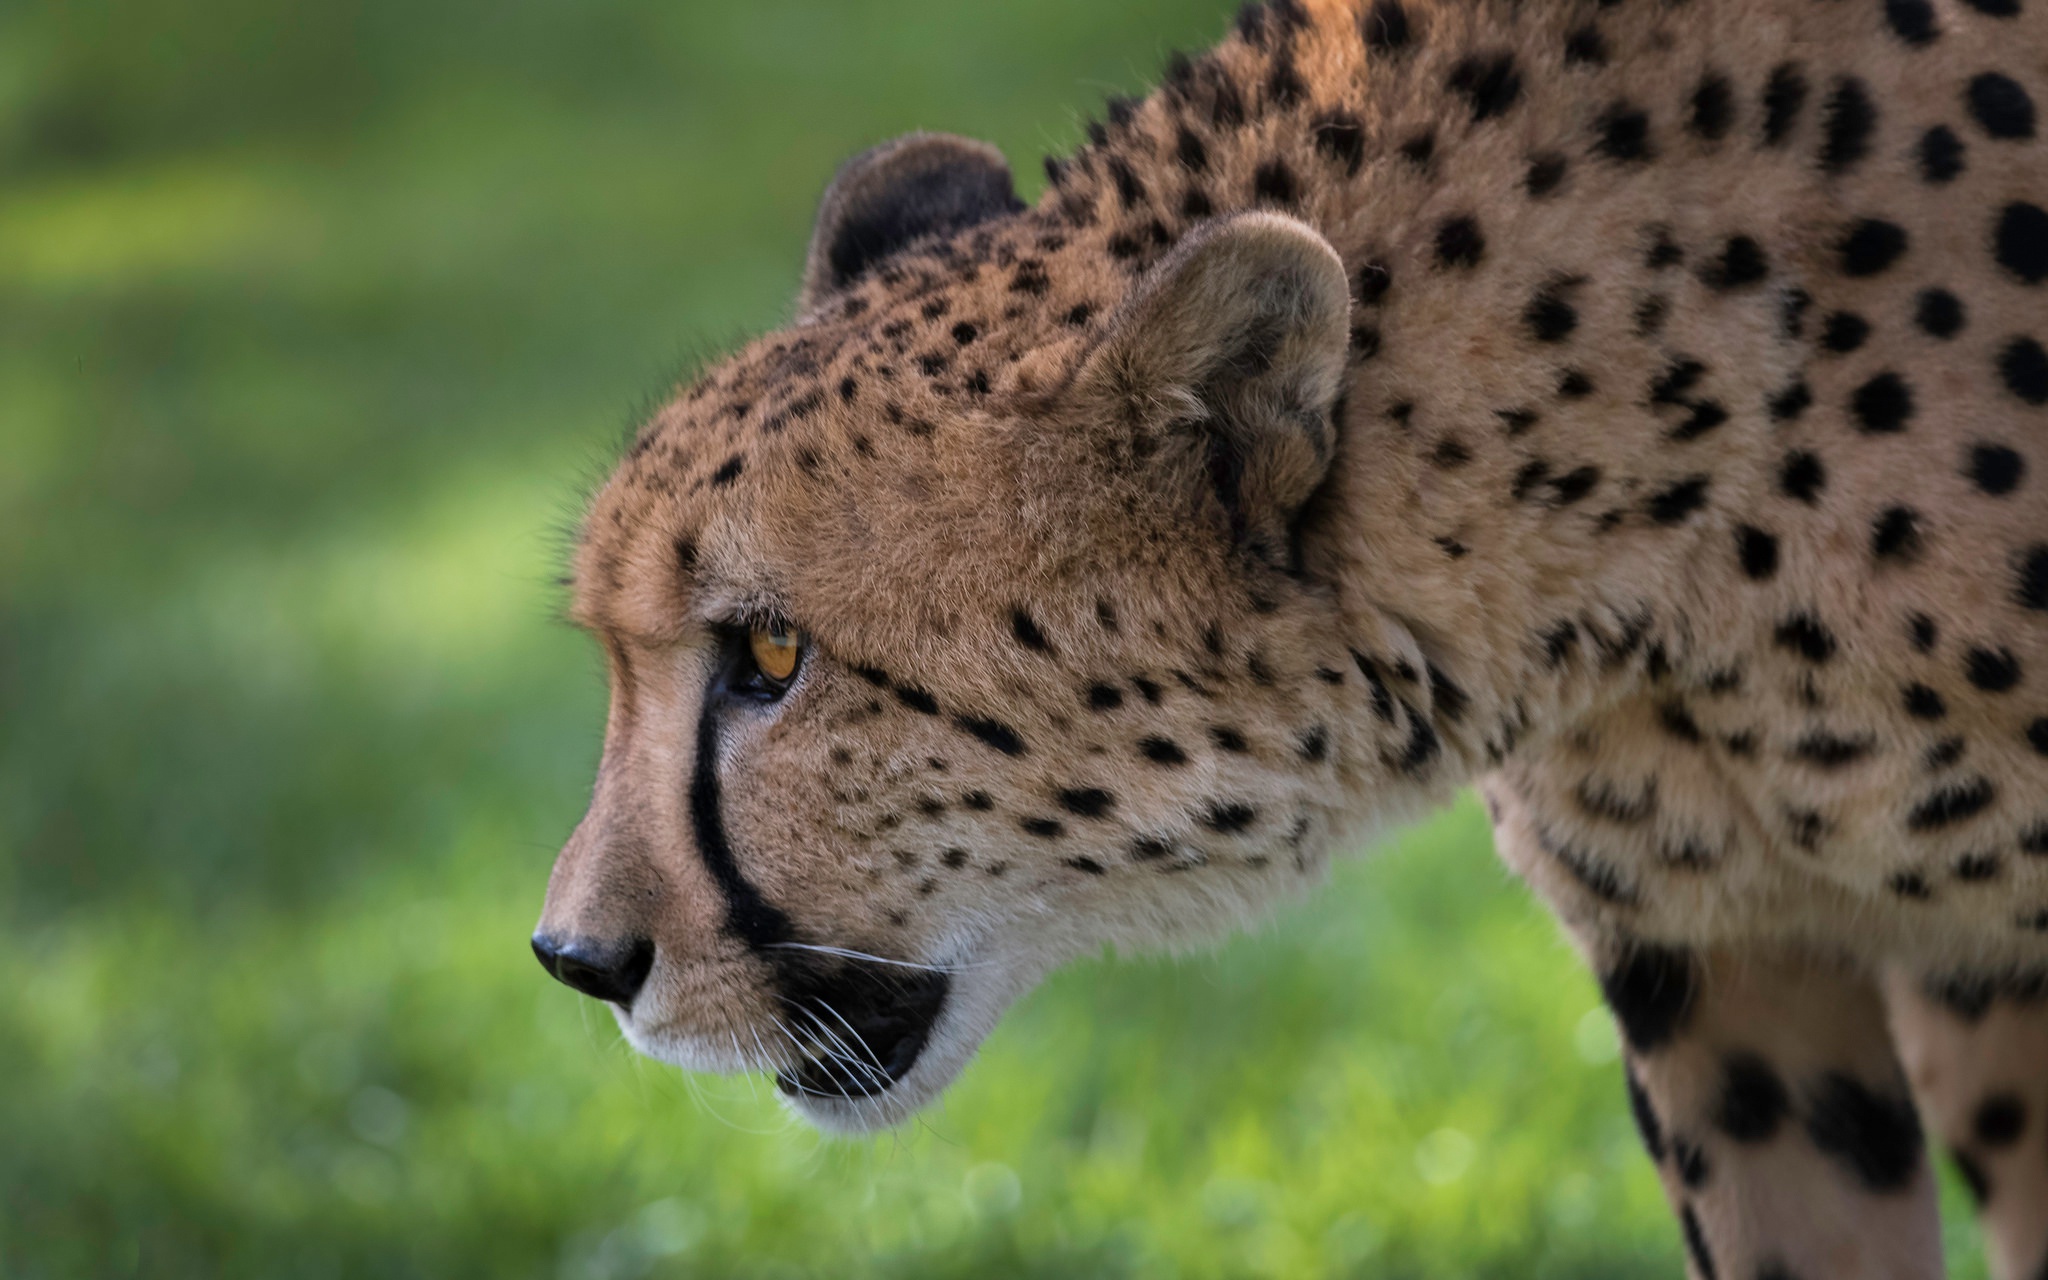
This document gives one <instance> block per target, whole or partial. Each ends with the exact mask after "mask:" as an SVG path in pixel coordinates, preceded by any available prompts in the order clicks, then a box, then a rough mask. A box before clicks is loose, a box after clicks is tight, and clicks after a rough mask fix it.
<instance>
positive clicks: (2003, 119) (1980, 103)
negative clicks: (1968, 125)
mask: <svg viewBox="0 0 2048 1280" xmlns="http://www.w3.org/2000/svg"><path fill="white" fill-rule="evenodd" d="M1964 99H1965V101H1967V102H1968V103H1969V105H1970V116H1971V118H1972V119H1974V120H1976V122H1977V125H1978V127H1979V128H1981V129H1983V130H1984V132H1985V133H1988V134H1990V135H1991V136H1992V137H1994V138H2007V139H2014V138H2031V137H2033V136H2034V100H2033V99H2032V98H2030V97H2028V96H2027V91H2026V90H2025V89H2022V88H2020V82H2019V81H2017V80H2015V79H2013V78H2012V77H2011V76H2005V75H2000V74H1998V73H1997V72H1995V71H1986V72H1984V73H1983V74H1982V75H1978V76H1973V77H1971V79H1970V87H1969V89H1968V90H1967V91H1966V92H1965V94H1964Z"/></svg>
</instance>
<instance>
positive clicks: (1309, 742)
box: [1301, 725, 1330, 764]
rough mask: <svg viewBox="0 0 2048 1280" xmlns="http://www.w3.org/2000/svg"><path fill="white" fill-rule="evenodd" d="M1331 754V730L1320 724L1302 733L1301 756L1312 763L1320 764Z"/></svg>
mask: <svg viewBox="0 0 2048 1280" xmlns="http://www.w3.org/2000/svg"><path fill="white" fill-rule="evenodd" d="M1329 754H1330V733H1329V730H1327V729H1324V728H1322V727H1321V726H1320V725H1318V726H1317V727H1316V728H1314V729H1311V730H1309V731H1308V732H1307V733H1305V734H1303V735H1302V739H1301V758H1302V759H1304V760H1306V761H1308V762H1309V763H1310V764H1319V763H1321V762H1322V760H1323V759H1324V758H1325V757H1326V756H1328V755H1329Z"/></svg>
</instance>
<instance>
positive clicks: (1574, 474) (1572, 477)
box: [1550, 465, 1600, 507]
mask: <svg viewBox="0 0 2048 1280" xmlns="http://www.w3.org/2000/svg"><path fill="white" fill-rule="evenodd" d="M1599 483H1600V468H1598V467H1595V466H1590V465H1588V466H1583V467H1573V468H1572V469H1571V470H1570V471H1567V472H1565V473H1564V474H1563V475H1561V476H1559V477H1557V479H1555V480H1552V481H1551V482H1550V489H1551V501H1553V502H1555V503H1556V504H1557V505H1558V506H1560V507H1568V506H1570V505H1571V504H1572V503H1574V502H1577V501H1579V500H1580V499H1581V498H1583V497H1585V496H1586V495H1587V494H1589V493H1591V492H1593V488H1594V486H1596V485H1598V484H1599Z"/></svg>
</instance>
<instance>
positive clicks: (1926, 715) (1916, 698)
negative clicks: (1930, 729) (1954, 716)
mask: <svg viewBox="0 0 2048 1280" xmlns="http://www.w3.org/2000/svg"><path fill="white" fill-rule="evenodd" d="M1900 692H1901V695H1902V698H1903V701H1904V703H1905V707H1906V714H1907V715H1909V716H1912V717H1913V718H1914V719H1916V720H1939V719H1941V718H1942V717H1943V716H1945V715H1947V714H1948V703H1947V702H1946V701H1944V700H1943V698H1942V696H1941V695H1940V694H1939V693H1937V692H1935V691H1934V690H1933V689H1930V688H1928V687H1927V686H1926V685H1924V684H1919V683H1914V684H1909V685H1907V686H1906V687H1905V688H1904V689H1903V690H1901V691H1900Z"/></svg>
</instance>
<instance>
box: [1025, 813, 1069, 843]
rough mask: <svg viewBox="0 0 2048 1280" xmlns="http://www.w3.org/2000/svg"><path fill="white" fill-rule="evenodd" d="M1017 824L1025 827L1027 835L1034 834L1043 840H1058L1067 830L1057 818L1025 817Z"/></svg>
mask: <svg viewBox="0 0 2048 1280" xmlns="http://www.w3.org/2000/svg"><path fill="white" fill-rule="evenodd" d="M1017 825H1018V826H1020V827H1022V828H1024V831H1025V833H1026V834H1027V835H1034V836H1037V837H1039V838H1040V839H1042V840H1057V839H1058V838H1059V837H1061V836H1062V835H1065V834H1066V830H1067V829H1066V827H1065V826H1063V825H1061V823H1060V821H1059V820H1058V819H1057V818H1023V819H1020V820H1019V821H1018V823H1017Z"/></svg>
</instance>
